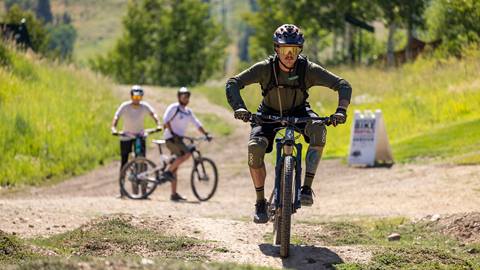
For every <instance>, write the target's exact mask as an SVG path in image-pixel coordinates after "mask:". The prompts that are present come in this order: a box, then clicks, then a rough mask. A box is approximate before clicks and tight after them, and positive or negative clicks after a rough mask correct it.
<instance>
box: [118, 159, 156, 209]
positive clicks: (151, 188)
mask: <svg viewBox="0 0 480 270" xmlns="http://www.w3.org/2000/svg"><path fill="white" fill-rule="evenodd" d="M145 164H146V165H147V166H146V167H147V170H153V169H155V167H156V165H155V163H154V162H153V161H151V160H149V159H147V158H144V157H136V158H134V159H132V160H130V161H129V162H127V163H126V164H125V165H124V166H123V167H122V170H121V171H120V179H119V181H120V188H121V190H122V193H123V194H124V195H126V196H127V197H128V198H130V199H132V200H142V199H146V198H148V196H150V194H152V193H153V192H154V191H155V189H156V188H157V185H158V183H157V182H147V183H141V182H139V183H138V185H140V186H141V185H142V184H145V185H146V187H147V188H146V191H145V192H141V194H138V195H136V194H132V193H131V192H129V191H128V189H127V187H126V185H128V184H129V183H131V181H127V179H126V177H127V173H128V171H129V170H130V169H131V168H132V167H135V166H137V165H145ZM148 167H151V168H148ZM158 175H159V173H158V171H157V172H156V173H155V177H156V178H157V179H158ZM149 184H150V185H149Z"/></svg>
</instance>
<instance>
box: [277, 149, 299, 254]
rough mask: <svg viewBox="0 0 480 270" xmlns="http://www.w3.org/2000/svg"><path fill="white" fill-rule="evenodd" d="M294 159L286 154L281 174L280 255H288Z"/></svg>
mask: <svg viewBox="0 0 480 270" xmlns="http://www.w3.org/2000/svg"><path fill="white" fill-rule="evenodd" d="M294 167H295V159H294V157H293V156H286V157H285V160H284V163H283V175H282V179H281V180H282V196H281V197H282V206H281V214H280V216H281V218H280V222H279V223H280V224H279V225H280V257H282V258H286V257H288V253H289V249H290V226H291V220H292V202H293V200H292V182H293V168H294Z"/></svg>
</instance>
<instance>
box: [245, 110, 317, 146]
mask: <svg viewBox="0 0 480 270" xmlns="http://www.w3.org/2000/svg"><path fill="white" fill-rule="evenodd" d="M265 113H269V112H265ZM269 114H273V115H278V114H276V113H269ZM283 116H293V117H317V116H318V115H317V114H316V113H315V112H313V111H307V110H306V109H303V110H299V111H297V112H294V113H291V114H288V115H285V114H284V115H283ZM251 126H252V130H251V131H250V139H252V138H254V137H265V138H267V140H268V147H267V150H266V152H267V153H270V152H272V150H273V145H274V140H275V136H276V135H277V131H278V129H279V128H281V127H282V124H280V123H274V124H265V123H264V124H262V125H258V124H255V123H254V124H252V125H251ZM305 126H306V124H305V123H303V124H298V125H297V128H298V129H299V130H300V131H301V133H302V135H303V137H304V138H305V141H306V142H307V143H310V138H309V137H308V136H307V135H305Z"/></svg>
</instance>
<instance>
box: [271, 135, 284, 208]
mask: <svg viewBox="0 0 480 270" xmlns="http://www.w3.org/2000/svg"><path fill="white" fill-rule="evenodd" d="M276 146H277V160H276V161H277V162H276V163H275V192H274V196H273V199H274V201H275V209H279V208H280V207H281V205H280V204H281V200H280V188H281V183H280V182H281V181H282V179H281V175H282V169H283V156H282V147H283V144H282V142H281V139H276Z"/></svg>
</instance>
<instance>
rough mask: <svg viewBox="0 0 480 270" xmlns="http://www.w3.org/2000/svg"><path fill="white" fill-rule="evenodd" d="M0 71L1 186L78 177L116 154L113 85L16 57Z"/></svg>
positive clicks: (66, 68)
mask: <svg viewBox="0 0 480 270" xmlns="http://www.w3.org/2000/svg"><path fill="white" fill-rule="evenodd" d="M11 58H12V64H11V65H10V66H9V67H0V81H1V82H2V83H1V84H0V152H1V153H2V155H0V185H18V184H39V183H41V182H43V181H44V180H46V179H58V178H59V177H64V176H67V175H77V174H80V173H82V172H85V171H87V170H89V169H92V168H93V167H95V166H97V165H99V164H103V163H104V162H105V161H106V160H108V159H110V158H111V157H112V156H113V155H114V153H115V152H116V150H117V149H116V148H117V143H116V141H115V140H112V138H111V136H110V134H109V128H108V127H109V125H110V121H111V117H112V114H113V112H111V110H112V109H111V108H114V107H115V105H114V104H116V103H117V102H118V101H117V100H116V98H115V97H114V96H113V95H112V91H111V87H112V84H111V83H110V82H109V81H108V80H105V79H103V78H100V77H97V76H95V75H94V74H92V73H91V72H89V71H87V70H78V69H76V68H74V67H72V66H65V65H58V64H53V63H49V62H47V61H45V60H39V59H35V57H34V56H28V55H24V54H20V53H12V57H11Z"/></svg>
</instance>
